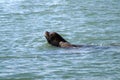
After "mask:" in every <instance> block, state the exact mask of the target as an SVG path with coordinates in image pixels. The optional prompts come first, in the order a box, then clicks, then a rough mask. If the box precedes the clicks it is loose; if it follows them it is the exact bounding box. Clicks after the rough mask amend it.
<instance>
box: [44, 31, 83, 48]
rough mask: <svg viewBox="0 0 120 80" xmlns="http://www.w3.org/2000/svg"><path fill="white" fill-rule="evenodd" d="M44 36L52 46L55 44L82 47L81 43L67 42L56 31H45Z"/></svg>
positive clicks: (57, 45) (66, 46) (65, 46)
mask: <svg viewBox="0 0 120 80" xmlns="http://www.w3.org/2000/svg"><path fill="white" fill-rule="evenodd" d="M45 37H46V39H47V42H48V43H49V44H51V45H52V46H56V47H64V48H69V47H82V46H83V45H74V44H71V43H69V42H68V41H67V40H65V39H64V38H63V37H62V36H61V35H59V34H58V33H56V32H48V31H46V32H45Z"/></svg>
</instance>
